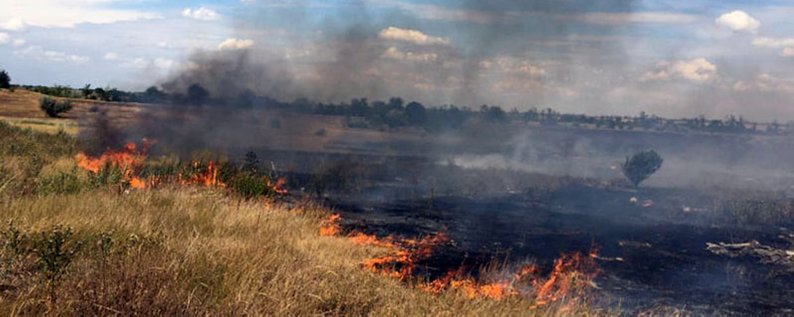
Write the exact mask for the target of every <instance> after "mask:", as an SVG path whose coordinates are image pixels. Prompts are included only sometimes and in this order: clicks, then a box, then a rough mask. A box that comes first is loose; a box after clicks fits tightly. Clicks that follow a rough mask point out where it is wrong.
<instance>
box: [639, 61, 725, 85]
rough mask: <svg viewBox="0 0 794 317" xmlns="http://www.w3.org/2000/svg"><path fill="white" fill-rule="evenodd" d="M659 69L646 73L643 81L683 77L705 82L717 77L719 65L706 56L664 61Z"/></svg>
mask: <svg viewBox="0 0 794 317" xmlns="http://www.w3.org/2000/svg"><path fill="white" fill-rule="evenodd" d="M658 68H660V69H658V70H656V71H652V72H648V73H645V75H643V76H642V78H641V80H642V81H657V80H669V79H672V78H682V79H686V80H690V81H694V82H705V81H708V80H711V79H714V78H715V77H717V66H716V65H714V64H712V63H711V62H710V61H709V60H707V59H705V58H695V59H690V60H677V61H673V62H662V63H660V64H659V66H658Z"/></svg>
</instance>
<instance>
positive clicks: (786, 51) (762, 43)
mask: <svg viewBox="0 0 794 317" xmlns="http://www.w3.org/2000/svg"><path fill="white" fill-rule="evenodd" d="M753 45H754V46H758V47H764V48H778V49H779V48H782V50H781V51H780V56H784V57H794V38H773V37H759V38H757V39H755V40H753Z"/></svg>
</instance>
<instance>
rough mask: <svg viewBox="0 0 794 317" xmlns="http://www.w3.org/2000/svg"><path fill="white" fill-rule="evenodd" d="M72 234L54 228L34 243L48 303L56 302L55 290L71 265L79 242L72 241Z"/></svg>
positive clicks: (66, 230) (43, 233)
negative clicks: (48, 298) (47, 294)
mask: <svg viewBox="0 0 794 317" xmlns="http://www.w3.org/2000/svg"><path fill="white" fill-rule="evenodd" d="M73 235H74V233H73V232H72V229H71V228H63V227H62V226H55V227H53V228H52V230H50V231H45V232H42V233H41V240H39V241H38V242H37V243H36V255H37V256H38V259H37V263H38V265H39V270H40V271H41V272H42V273H43V274H44V277H45V278H46V280H47V285H48V286H49V288H50V302H53V303H54V302H55V301H56V300H57V296H56V294H57V293H56V291H55V290H56V289H57V286H58V282H59V281H60V278H61V275H62V274H63V273H64V271H65V270H66V268H67V267H68V266H69V264H71V263H72V259H74V257H75V254H76V253H77V251H79V250H80V247H81V246H82V242H81V241H72V240H74V239H72V236H73Z"/></svg>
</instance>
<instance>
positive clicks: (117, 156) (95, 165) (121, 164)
mask: <svg viewBox="0 0 794 317" xmlns="http://www.w3.org/2000/svg"><path fill="white" fill-rule="evenodd" d="M153 144H154V142H153V141H149V140H147V139H143V140H142V141H141V149H140V150H138V146H137V144H135V143H134V142H129V143H127V144H125V145H124V147H123V148H122V149H121V150H118V151H113V150H107V151H105V153H102V154H101V155H100V156H98V157H91V156H88V155H86V154H85V153H83V152H80V153H78V154H77V155H76V156H75V160H77V166H79V167H81V168H83V169H85V170H87V171H89V172H92V173H94V174H98V173H99V172H100V171H101V170H102V169H103V168H105V167H114V168H118V169H119V170H120V171H121V173H122V175H123V178H124V180H125V181H126V182H128V183H129V184H130V187H132V188H145V187H146V182H144V181H143V180H142V179H140V178H138V176H137V173H138V172H139V170H140V168H141V166H142V165H143V163H144V161H146V156H147V153H148V152H149V148H150V147H151V146H152V145H153Z"/></svg>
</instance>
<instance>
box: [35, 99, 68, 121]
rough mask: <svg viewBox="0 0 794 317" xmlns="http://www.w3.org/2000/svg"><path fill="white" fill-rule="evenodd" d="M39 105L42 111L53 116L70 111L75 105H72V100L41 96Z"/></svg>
mask: <svg viewBox="0 0 794 317" xmlns="http://www.w3.org/2000/svg"><path fill="white" fill-rule="evenodd" d="M39 107H41V111H44V113H46V114H47V116H49V117H51V118H57V117H59V116H60V115H61V114H62V113H65V112H68V111H69V110H72V108H73V107H74V106H72V102H71V101H69V100H61V101H58V100H55V99H53V98H51V97H46V96H45V97H41V100H39Z"/></svg>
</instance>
